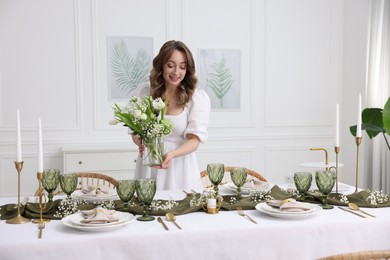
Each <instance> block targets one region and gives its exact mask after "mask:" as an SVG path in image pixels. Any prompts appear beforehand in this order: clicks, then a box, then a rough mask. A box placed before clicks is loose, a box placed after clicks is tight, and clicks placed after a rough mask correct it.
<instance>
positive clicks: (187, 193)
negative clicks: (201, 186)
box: [182, 190, 191, 196]
mask: <svg viewBox="0 0 390 260" xmlns="http://www.w3.org/2000/svg"><path fill="white" fill-rule="evenodd" d="M182 191H183V192H184V193H185V194H186V195H187V196H189V195H191V193H189V192H187V191H186V190H182Z"/></svg>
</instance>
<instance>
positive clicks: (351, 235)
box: [0, 191, 390, 260]
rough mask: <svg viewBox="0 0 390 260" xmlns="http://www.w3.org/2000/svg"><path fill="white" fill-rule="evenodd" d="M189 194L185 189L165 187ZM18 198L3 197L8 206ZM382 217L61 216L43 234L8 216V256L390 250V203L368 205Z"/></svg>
mask: <svg viewBox="0 0 390 260" xmlns="http://www.w3.org/2000/svg"><path fill="white" fill-rule="evenodd" d="M157 197H158V198H161V199H166V198H169V197H171V198H173V199H181V198H183V197H184V193H182V192H181V191H166V192H158V194H157ZM10 201H11V202H15V201H16V200H15V199H12V200H11V199H9V198H8V199H5V198H3V199H0V205H3V204H5V203H8V202H10ZM365 210H366V211H367V212H369V213H372V214H374V215H375V216H377V218H370V217H368V218H366V219H364V218H360V217H358V216H355V215H353V214H350V213H348V212H344V211H342V210H340V209H338V208H337V207H335V208H334V209H332V210H323V211H321V212H320V213H319V214H316V215H314V216H311V217H308V218H304V219H294V220H293V219H277V218H273V217H270V216H267V215H264V214H263V213H261V212H259V211H257V210H249V211H246V213H247V214H249V215H250V216H251V217H252V218H254V219H255V220H256V221H257V222H258V224H253V223H252V222H250V221H248V220H247V219H245V218H243V217H241V216H239V215H238V214H237V212H235V211H220V213H218V214H216V215H210V214H205V213H203V212H196V213H191V214H186V215H181V216H177V222H178V224H179V225H181V227H182V228H183V229H182V230H178V229H177V228H176V227H175V226H174V225H173V223H170V222H166V224H167V225H168V227H169V229H170V230H169V231H165V230H164V229H163V227H162V226H161V224H160V223H158V222H157V221H156V220H154V221H152V222H140V221H137V220H134V221H133V222H130V223H129V224H128V225H126V226H123V227H121V228H120V229H118V230H113V231H109V232H100V233H96V232H82V231H77V230H73V229H71V228H69V227H66V226H64V225H63V224H62V223H61V221H51V222H49V223H47V224H46V228H45V229H44V231H43V238H42V239H40V240H39V239H38V228H37V226H36V225H35V224H32V223H28V224H17V225H11V224H6V223H5V221H1V222H0V259H2V260H8V259H12V260H14V259H23V260H24V259H28V260H33V259H37V260H41V259H65V260H70V259H115V260H118V259H147V260H150V259H318V258H320V257H324V256H329V255H334V254H339V253H347V252H357V251H364V250H381V249H390V237H389V231H390V208H378V209H371V208H368V209H365Z"/></svg>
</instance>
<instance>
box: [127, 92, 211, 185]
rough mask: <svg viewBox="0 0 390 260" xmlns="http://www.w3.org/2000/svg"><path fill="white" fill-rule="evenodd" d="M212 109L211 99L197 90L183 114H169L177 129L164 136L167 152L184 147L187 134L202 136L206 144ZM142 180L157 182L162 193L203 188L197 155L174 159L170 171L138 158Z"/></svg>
mask: <svg viewBox="0 0 390 260" xmlns="http://www.w3.org/2000/svg"><path fill="white" fill-rule="evenodd" d="M141 93H142V94H146V93H148V91H145V89H141ZM210 109H211V108H210V98H209V96H208V95H207V93H206V92H205V91H204V90H203V89H200V88H199V87H197V88H196V89H195V92H194V95H193V96H192V100H191V101H190V102H188V103H187V105H186V106H185V107H184V110H183V112H182V113H180V114H179V115H176V116H172V115H166V116H165V117H166V118H169V119H171V121H172V125H173V128H172V134H171V135H169V136H165V137H164V153H167V152H170V151H172V150H174V149H176V148H177V147H179V146H180V145H182V144H183V143H184V142H185V141H186V140H187V139H186V135H187V134H194V135H196V136H198V137H199V139H200V141H201V143H204V142H205V141H206V139H207V127H208V123H209V117H210ZM139 178H155V179H157V189H158V190H179V189H195V190H201V189H202V183H201V180H200V171H199V166H198V159H197V156H196V152H192V153H189V154H186V155H184V156H179V157H176V158H174V159H172V161H171V163H170V166H169V168H168V169H156V168H151V167H148V166H144V165H143V161H142V158H141V157H140V155H138V158H137V164H136V167H135V179H139Z"/></svg>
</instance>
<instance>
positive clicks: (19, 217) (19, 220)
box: [6, 162, 31, 224]
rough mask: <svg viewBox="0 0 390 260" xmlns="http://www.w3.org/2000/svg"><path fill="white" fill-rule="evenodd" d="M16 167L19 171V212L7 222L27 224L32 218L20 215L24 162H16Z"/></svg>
mask: <svg viewBox="0 0 390 260" xmlns="http://www.w3.org/2000/svg"><path fill="white" fill-rule="evenodd" d="M15 168H16V171H17V172H18V214H17V215H16V216H15V217H13V218H11V219H8V220H7V221H6V223H8V224H25V223H29V222H30V221H31V220H30V219H28V218H25V217H23V216H22V215H20V172H21V171H22V168H23V162H15Z"/></svg>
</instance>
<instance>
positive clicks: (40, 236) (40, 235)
mask: <svg viewBox="0 0 390 260" xmlns="http://www.w3.org/2000/svg"><path fill="white" fill-rule="evenodd" d="M44 228H45V222H42V223H38V229H39V233H38V239H41V238H42V230H43V229H44Z"/></svg>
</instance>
